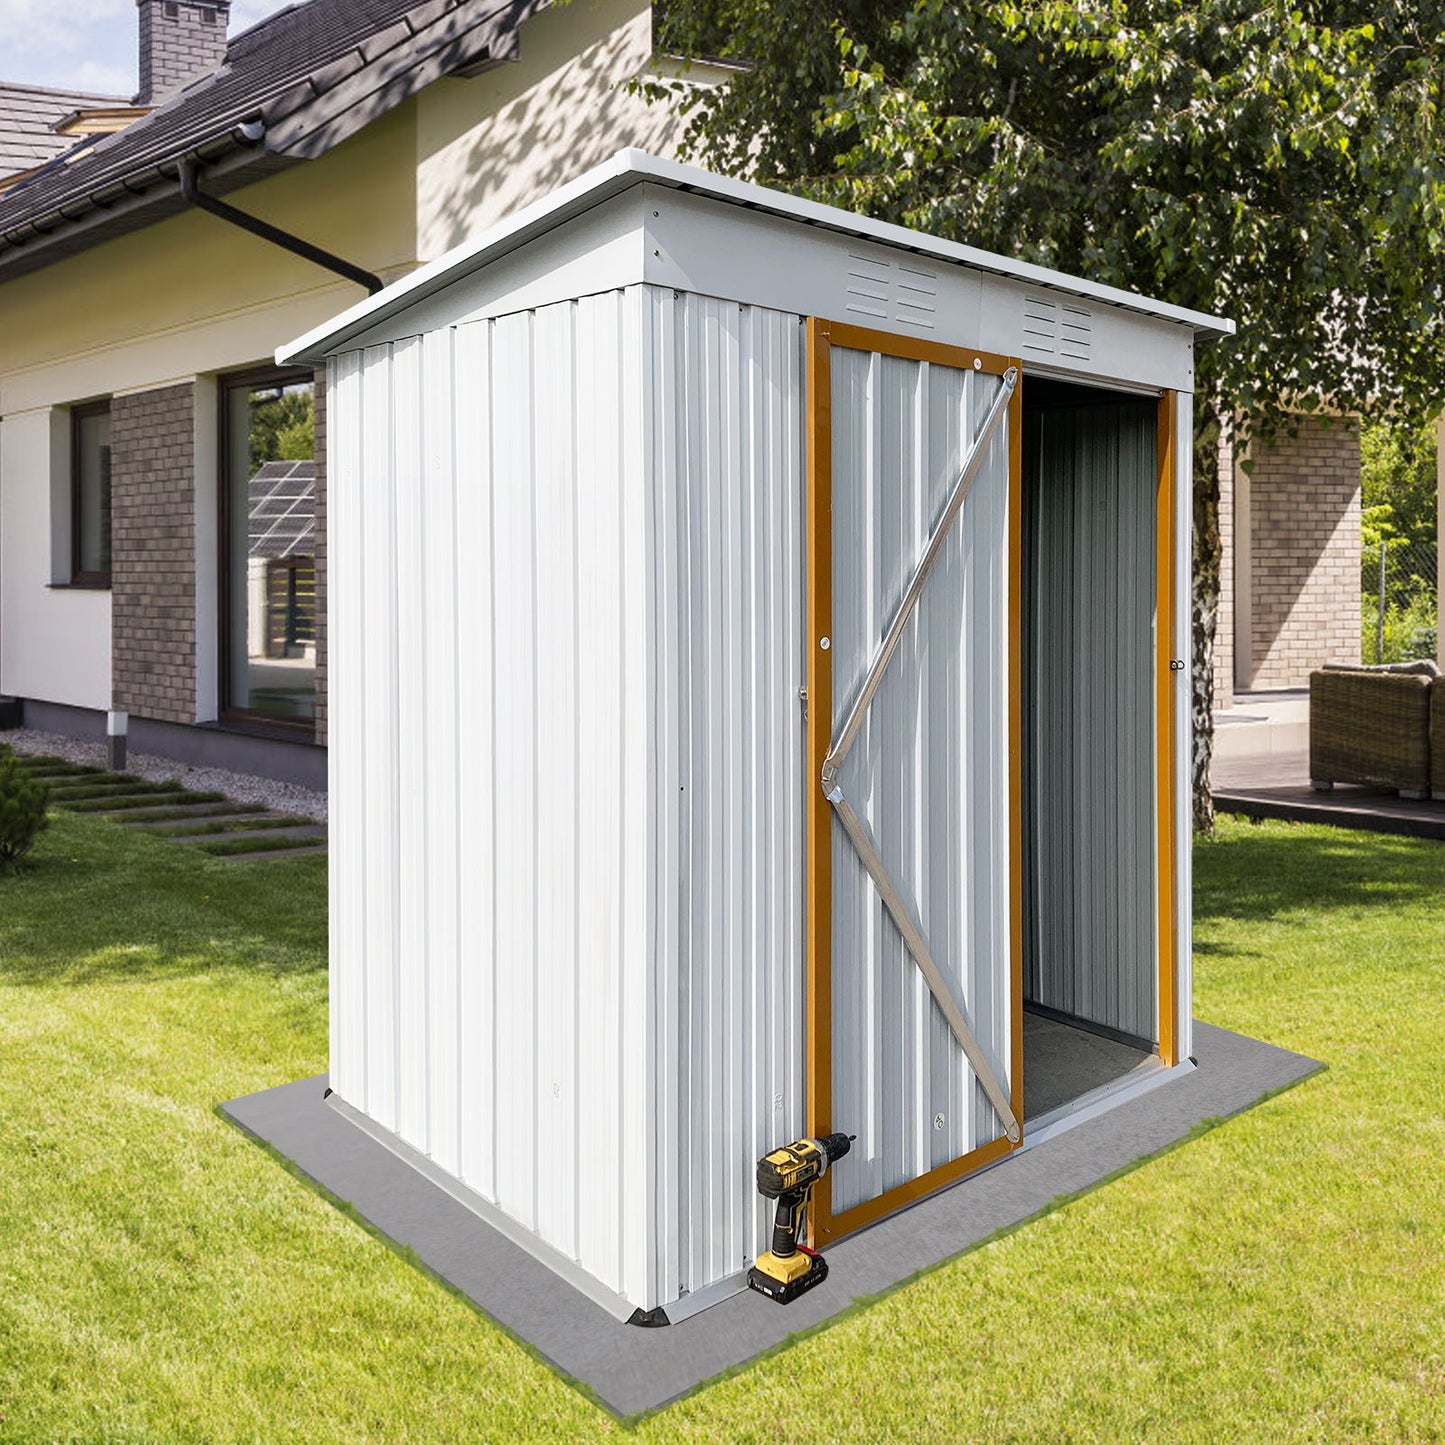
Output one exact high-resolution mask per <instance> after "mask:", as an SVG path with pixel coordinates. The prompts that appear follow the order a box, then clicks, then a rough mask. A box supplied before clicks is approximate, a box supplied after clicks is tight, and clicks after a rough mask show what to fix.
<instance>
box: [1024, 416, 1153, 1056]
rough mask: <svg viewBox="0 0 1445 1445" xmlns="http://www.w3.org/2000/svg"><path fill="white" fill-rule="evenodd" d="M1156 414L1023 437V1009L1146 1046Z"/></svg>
mask: <svg viewBox="0 0 1445 1445" xmlns="http://www.w3.org/2000/svg"><path fill="white" fill-rule="evenodd" d="M1025 395H1026V397H1027V393H1026V394H1025ZM1157 414H1158V413H1157V406H1156V404H1155V403H1154V402H1152V401H1151V402H1123V403H1109V404H1105V405H1097V406H1096V405H1090V406H1050V407H1047V408H1044V409H1042V410H1031V411H1029V412H1028V413H1027V415H1026V420H1025V429H1024V437H1025V450H1024V477H1025V488H1024V499H1025V532H1026V541H1025V549H1024V552H1025V573H1024V598H1025V637H1026V639H1027V645H1026V647H1027V659H1028V661H1027V665H1026V668H1025V705H1026V716H1025V733H1026V737H1027V739H1028V746H1027V748H1026V756H1025V796H1026V803H1025V810H1026V820H1027V821H1026V829H1025V836H1026V844H1025V888H1026V898H1027V906H1026V909H1025V917H1026V930H1025V968H1024V994H1025V997H1026V998H1027V999H1028V1000H1029V1001H1030V1002H1032V1003H1039V1004H1043V1005H1045V1006H1047V1007H1048V1008H1052V1009H1056V1010H1058V1011H1059V1012H1061V1013H1065V1014H1070V1015H1073V1016H1075V1017H1077V1018H1081V1019H1086V1020H1088V1021H1090V1022H1092V1023H1096V1024H1102V1025H1105V1026H1106V1027H1109V1028H1112V1029H1118V1030H1122V1031H1123V1032H1125V1033H1128V1034H1133V1035H1135V1036H1137V1037H1139V1038H1144V1039H1149V1040H1152V1041H1155V1042H1157V1040H1158V1037H1159V1031H1158V1004H1157V995H1158V980H1157V977H1156V960H1157V957H1158V955H1157V952H1156V946H1157V945H1156V937H1155V930H1156V913H1157V908H1156V890H1155V883H1154V879H1155V869H1156V855H1155V848H1156V832H1155V782H1154V694H1153V678H1154V666H1153V648H1154V612H1155V596H1154V588H1155V563H1154V550H1155V495H1154V494H1155V486H1156V483H1157V466H1156V456H1155V448H1156V433H1157Z"/></svg>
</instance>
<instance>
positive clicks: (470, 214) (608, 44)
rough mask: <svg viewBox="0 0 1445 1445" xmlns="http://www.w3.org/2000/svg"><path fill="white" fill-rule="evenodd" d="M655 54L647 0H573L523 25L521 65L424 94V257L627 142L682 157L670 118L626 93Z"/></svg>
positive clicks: (420, 137)
mask: <svg viewBox="0 0 1445 1445" xmlns="http://www.w3.org/2000/svg"><path fill="white" fill-rule="evenodd" d="M651 58H652V7H651V5H650V3H647V0H569V3H568V4H565V5H559V6H555V7H553V8H552V9H549V10H544V11H543V12H542V13H541V14H540V15H538V16H536V17H535V18H533V19H532V20H529V21H528V22H527V23H526V24H525V25H523V27H522V33H521V58H520V60H519V61H517V62H516V63H514V64H509V65H504V66H502V67H500V68H499V69H497V70H492V71H489V72H487V73H486V74H485V75H480V76H477V77H476V78H475V79H473V80H455V79H447V80H442V81H439V82H438V83H437V84H436V85H433V86H429V87H428V88H427V89H426V90H424V91H423V92H422V93H421V95H420V96H418V97H417V128H416V139H417V246H418V254H419V255H420V257H421V259H422V260H424V261H429V260H432V259H434V258H435V257H437V256H440V255H442V254H443V253H444V252H446V251H449V250H450V249H451V248H452V247H453V246H458V245H460V244H462V242H464V241H467V240H470V239H471V238H473V237H475V236H478V235H480V234H481V233H482V232H483V231H485V230H486V229H487V228H488V227H489V226H493V225H495V224H496V223H497V222H498V221H499V220H501V219H502V218H503V217H505V216H507V215H510V214H511V213H512V212H513V211H515V210H517V209H519V208H520V207H521V206H524V205H527V204H528V203H530V202H532V201H535V200H537V199H538V198H539V197H541V196H544V195H546V194H547V193H548V192H550V191H553V190H555V189H556V188H557V187H558V186H560V185H564V184H565V183H566V182H568V181H570V180H573V179H574V178H575V177H576V176H578V175H580V174H581V173H582V172H583V171H585V170H587V169H588V168H589V167H591V166H594V165H596V164H598V162H600V161H603V160H606V159H607V157H608V156H610V155H612V154H613V153H614V152H615V151H617V150H620V149H621V148H622V147H624V146H637V147H639V148H640V149H642V150H647V151H651V152H652V153H653V154H654V155H666V156H670V155H673V154H675V152H676V149H677V137H678V134H679V125H678V121H677V119H676V118H675V116H673V115H672V113H671V112H669V111H668V110H667V109H665V108H664V107H662V106H648V105H647V104H646V103H645V102H644V101H643V100H642V99H641V98H640V97H638V96H635V95H632V94H630V93H629V91H628V85H627V83H628V81H630V80H631V79H633V78H634V77H635V76H637V75H638V74H639V73H641V72H642V71H643V69H644V68H645V67H646V66H647V65H648V63H649V61H650V60H651ZM710 78H711V75H710V72H709V73H704V72H702V71H699V73H698V76H697V79H698V80H699V81H700V82H702V83H706V82H707V81H708V80H709V79H710Z"/></svg>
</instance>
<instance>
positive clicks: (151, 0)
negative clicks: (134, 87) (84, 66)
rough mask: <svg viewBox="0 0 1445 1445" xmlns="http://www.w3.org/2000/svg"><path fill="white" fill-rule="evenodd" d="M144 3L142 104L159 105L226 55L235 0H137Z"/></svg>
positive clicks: (215, 66) (139, 101)
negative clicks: (228, 30)
mask: <svg viewBox="0 0 1445 1445" xmlns="http://www.w3.org/2000/svg"><path fill="white" fill-rule="evenodd" d="M136 3H137V4H138V6H139V7H140V89H139V90H138V91H137V92H136V104H137V105H159V104H160V103H161V101H163V100H165V99H166V98H167V97H168V96H172V95H174V94H175V93H176V92H177V91H178V90H182V89H183V88H184V87H185V86H187V85H189V84H190V83H191V81H193V80H196V79H198V78H199V77H200V76H202V75H206V74H209V73H210V72H211V71H213V70H219V69H220V67H221V62H222V61H223V60H224V59H225V58H226V28H227V25H228V23H229V21H230V12H231V4H230V0H205V3H198V0H136Z"/></svg>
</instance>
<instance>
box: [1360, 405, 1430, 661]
mask: <svg viewBox="0 0 1445 1445" xmlns="http://www.w3.org/2000/svg"><path fill="white" fill-rule="evenodd" d="M1435 467H1436V461H1435V425H1434V423H1432V422H1426V423H1424V424H1423V425H1422V424H1419V423H1410V422H1404V423H1402V422H1397V421H1395V420H1394V419H1393V418H1386V419H1383V420H1377V421H1367V422H1365V423H1364V424H1363V425H1362V426H1361V428H1360V502H1361V515H1360V540H1361V549H1360V594H1361V596H1360V621H1361V634H1362V635H1361V640H1360V655H1361V656H1362V657H1364V658H1365V659H1366V660H1368V661H1371V662H1404V661H1407V660H1409V659H1412V658H1417V657H1434V656H1435V653H1436V651H1437V650H1438V636H1437V632H1436V617H1437V612H1436V605H1437V604H1436V581H1437V579H1436V530H1437V528H1436V505H1437V504H1436V473H1435ZM1382 547H1383V548H1384V575H1383V577H1382V576H1381V565H1380V560H1381V559H1380V552H1381V548H1382ZM1382 591H1383V593H1384V602H1383V614H1382V608H1381V592H1382ZM1382 615H1383V625H1382V624H1381V618H1382Z"/></svg>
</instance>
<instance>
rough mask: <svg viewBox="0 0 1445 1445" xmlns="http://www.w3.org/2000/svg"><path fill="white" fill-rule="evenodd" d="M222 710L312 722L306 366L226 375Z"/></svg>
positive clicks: (249, 717) (312, 446) (311, 506)
mask: <svg viewBox="0 0 1445 1445" xmlns="http://www.w3.org/2000/svg"><path fill="white" fill-rule="evenodd" d="M220 389H221V467H220V480H221V513H220V515H221V529H220V530H221V538H220V542H221V548H220V551H221V559H220V560H221V597H220V602H221V608H220V619H219V621H220V643H221V715H222V717H223V719H225V720H227V721H229V722H230V723H232V724H233V725H240V726H256V727H262V728H265V729H268V730H269V729H275V728H282V729H287V730H291V729H295V730H303V731H308V732H309V731H311V730H313V729H314V716H315V691H316V558H315V551H316V460H315V458H316V404H315V387H314V376H313V374H312V373H311V372H309V371H281V370H276V369H271V368H268V369H264V370H259V371H254V372H246V373H242V374H239V375H234V376H226V377H222V378H221V381H220Z"/></svg>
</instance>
